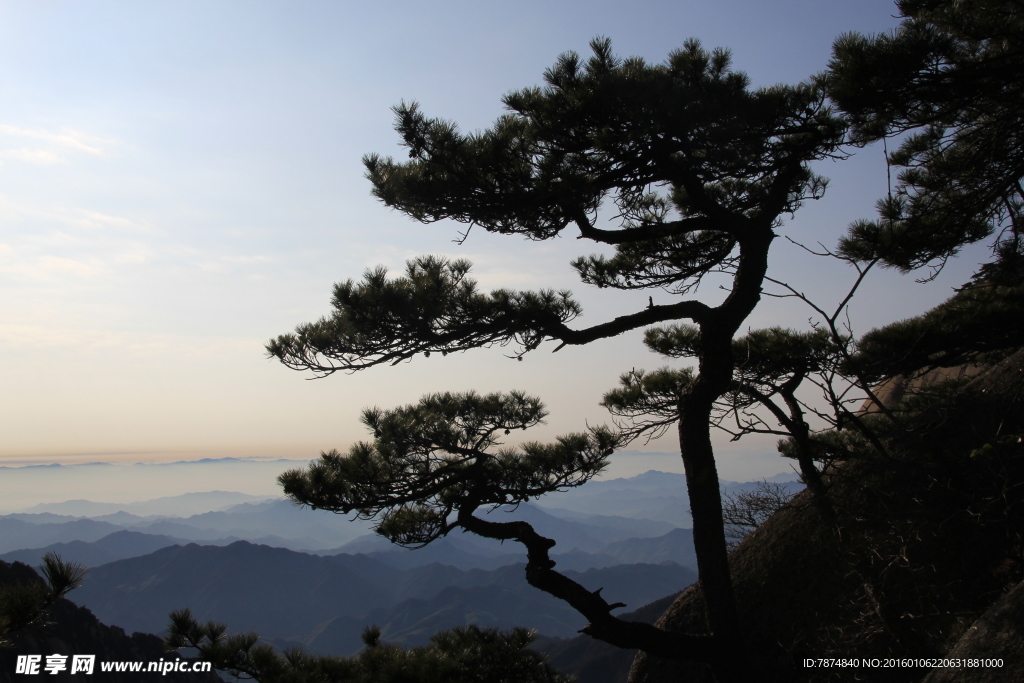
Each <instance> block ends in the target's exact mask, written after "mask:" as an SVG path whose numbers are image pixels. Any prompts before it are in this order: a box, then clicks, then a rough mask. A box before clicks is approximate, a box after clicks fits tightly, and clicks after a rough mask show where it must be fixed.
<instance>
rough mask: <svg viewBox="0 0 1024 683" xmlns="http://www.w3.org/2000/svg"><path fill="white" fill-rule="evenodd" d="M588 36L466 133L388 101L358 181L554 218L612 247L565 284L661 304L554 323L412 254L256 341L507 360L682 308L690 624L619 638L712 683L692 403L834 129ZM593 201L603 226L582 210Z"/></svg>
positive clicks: (442, 212) (715, 374) (704, 492)
mask: <svg viewBox="0 0 1024 683" xmlns="http://www.w3.org/2000/svg"><path fill="white" fill-rule="evenodd" d="M592 49H593V53H594V54H593V56H592V57H591V58H590V59H589V60H587V61H586V62H584V61H583V60H582V59H581V58H580V57H579V56H577V55H576V54H575V53H566V54H565V55H563V56H562V57H560V58H559V60H558V62H557V63H556V65H555V66H554V67H553V68H551V69H550V70H548V71H547V72H546V73H545V80H546V82H547V85H546V86H545V87H537V88H528V89H525V90H520V91H516V92H513V93H511V94H509V95H507V96H506V97H505V99H504V102H505V104H506V106H507V107H508V108H509V110H510V113H509V114H507V115H505V116H503V117H501V118H500V119H499V120H498V121H497V122H496V123H495V124H494V126H493V127H492V128H490V129H488V130H486V131H484V132H482V133H478V134H471V135H466V134H462V133H460V132H459V131H458V130H457V128H456V126H455V125H454V124H452V123H450V122H447V121H443V120H439V119H432V118H428V117H427V116H425V115H424V114H423V113H422V112H421V111H420V109H419V107H418V106H417V105H415V104H403V105H401V106H399V107H396V108H395V113H396V116H397V125H396V127H397V130H398V132H399V134H400V135H401V137H402V141H403V144H404V145H405V147H406V148H407V149H408V153H409V160H408V161H406V162H397V161H394V160H392V159H388V158H382V157H380V156H377V155H370V156H368V157H366V158H365V164H366V168H367V172H368V173H367V174H368V177H369V179H370V180H371V182H372V183H373V188H374V194H375V195H376V196H377V197H379V198H380V199H381V200H382V201H383V202H384V203H385V204H386V205H388V206H392V207H395V208H397V209H399V210H401V211H403V212H404V213H406V214H408V215H409V216H412V217H413V218H415V219H418V220H420V221H423V222H431V221H437V220H441V219H445V218H451V219H454V220H456V221H460V222H463V223H466V224H467V225H469V226H470V227H472V226H473V225H478V226H480V227H482V228H483V229H485V230H488V231H492V232H498V233H502V234H509V235H521V236H524V237H526V238H528V239H531V240H544V239H549V238H553V237H555V236H557V235H560V234H562V233H563V232H564V231H565V230H566V229H568V228H569V227H570V225H571V226H573V227H574V229H575V230H576V231H577V232H578V236H579V238H581V239H587V240H591V241H593V242H596V243H599V244H605V245H612V246H614V249H615V253H614V255H612V256H602V255H591V256H583V257H580V258H578V259H576V260H575V261H574V262H573V263H572V266H573V268H574V269H575V270H576V271H577V273H578V274H579V275H580V277H581V279H582V280H583V281H584V282H585V283H587V284H591V285H595V286H597V287H600V288H604V287H608V288H614V289H623V290H633V289H647V288H660V289H663V290H665V291H667V292H669V293H671V294H673V295H676V296H679V297H681V300H679V301H676V302H675V303H671V304H664V305H655V304H654V302H653V300H648V301H645V305H644V306H642V307H641V308H639V310H637V311H636V312H634V313H631V314H627V315H623V316H620V317H618V318H615V319H613V320H609V321H607V322H604V323H600V324H597V325H594V326H591V327H585V328H573V327H570V326H569V323H570V322H571V321H572V320H573V319H574V318H575V317H576V316H577V315H578V314H579V312H580V307H579V306H578V304H576V303H575V302H574V301H573V299H572V297H571V295H570V294H569V293H568V292H557V293H556V292H551V291H540V292H513V291H508V290H497V291H493V292H491V293H489V294H484V293H481V292H479V291H478V290H477V288H476V286H475V283H474V282H473V281H472V280H471V279H470V278H469V276H468V272H469V264H468V263H466V262H463V261H455V262H450V261H446V260H444V259H439V258H432V257H422V258H419V259H416V260H414V261H412V262H410V264H409V266H408V269H407V272H406V274H405V275H404V276H401V277H397V278H393V279H389V278H388V276H387V273H386V272H385V271H384V270H383V269H380V268H378V269H377V270H374V271H369V272H367V273H366V274H365V276H364V278H363V280H362V281H361V282H358V283H356V282H353V281H348V282H345V283H341V284H339V285H337V287H336V288H335V292H334V299H333V304H334V312H333V313H332V314H331V315H330V316H329V317H326V318H323V319H321V320H320V321H318V322H315V323H312V324H307V325H302V326H300V327H298V328H297V330H296V332H295V333H294V334H288V335H282V336H281V337H278V338H277V339H275V340H273V341H271V342H270V343H269V344H268V347H267V348H268V351H269V352H270V354H271V355H272V356H274V357H277V358H278V359H280V360H281V361H282V362H283V363H284V364H286V365H288V366H289V367H292V368H296V369H302V370H307V371H311V372H313V373H316V374H318V375H326V374H331V373H334V372H337V371H339V370H342V371H353V370H360V369H364V368H369V367H372V366H374V365H378V364H382V363H397V362H400V361H402V360H406V359H410V358H413V357H414V356H417V355H420V354H422V355H428V354H430V353H442V354H446V353H449V352H453V351H461V350H466V349H469V348H476V347H482V346H488V345H493V344H498V345H511V346H513V349H514V354H515V355H517V356H519V358H520V359H522V356H523V354H525V353H527V352H529V351H532V350H534V349H536V348H537V347H538V346H540V345H541V344H542V343H543V342H545V341H547V340H551V341H554V342H557V343H558V346H557V347H556V349H555V350H558V349H561V348H562V347H563V346H566V345H579V344H587V343H591V342H593V341H596V340H599V339H603V338H606V337H611V336H615V335H618V334H621V333H622V332H625V331H628V330H632V329H636V328H641V327H648V326H651V325H657V324H659V323H664V322H673V321H679V320H689V321H691V322H692V323H693V324H694V325H695V328H694V329H695V330H696V331H695V333H694V336H693V339H692V349H693V352H694V353H693V354H692V355H693V357H694V358H696V360H697V365H698V367H697V371H696V373H695V374H694V375H693V377H692V381H690V382H688V383H687V386H686V387H685V390H683V391H681V392H680V394H679V395H678V400H677V404H676V415H677V418H678V431H679V442H680V448H681V453H682V458H683V463H684V468H685V472H686V477H687V488H688V492H689V497H690V503H691V509H692V513H693V521H694V543H695V546H696V552H697V558H698V571H699V575H700V585H701V588H702V590H703V592H704V595H705V598H706V603H707V607H708V623H709V626H710V634H699V635H686V634H664V637H665V638H669V640H665V641H664V642H662V643H661V646H656V645H657V643H656V642H655V641H656V639H655V637H654V635H653V634H652V635H649V636H645V638H649V640H647V641H645V642H641V643H639V644H638V645H633V646H639V647H643V648H645V649H647V648H652V647H653V648H654V649H656V650H658V651H659V653H662V654H665V655H666V656H674V657H687V658H699V659H701V660H703V661H712V662H715V666H716V667H717V670H719V673H720V675H721V676H728V675H730V674H729V673H728V671H729V670H730V669H731V668H732V667H733V666H734V664H735V659H734V658H733V659H730V658H729V657H727V656H726V655H725V653H726V652H732V651H734V648H735V646H736V643H735V639H736V637H737V633H738V628H737V612H736V605H735V600H734V597H733V591H732V584H731V579H730V575H729V569H728V561H727V548H726V541H725V536H724V528H723V522H722V505H721V496H720V492H719V489H718V473H717V467H716V464H715V458H714V452H713V449H712V445H711V437H710V429H711V424H710V421H711V416H712V413H713V411H714V410H715V405H716V402H718V401H719V400H720V398H721V397H722V396H723V395H724V394H725V393H726V392H728V391H729V390H730V387H731V386H732V382H733V374H734V365H735V363H734V357H733V356H734V352H733V343H732V339H733V337H734V335H735V334H736V332H737V331H738V330H739V329H740V327H741V325H742V324H743V322H744V321H745V320H746V318H747V316H748V315H749V314H750V312H751V311H752V310H753V309H754V307H755V306H756V305H757V303H758V301H759V299H760V297H761V288H762V284H763V282H764V278H765V273H766V270H767V263H768V250H769V248H770V246H771V243H772V241H773V239H774V238H775V236H776V233H775V230H776V229H777V228H778V227H779V226H780V223H781V219H782V217H783V215H784V214H787V213H791V212H793V211H795V210H796V209H797V208H798V207H799V205H800V203H801V202H802V201H804V200H806V199H809V198H818V197H820V196H821V194H822V192H823V191H824V188H825V180H824V179H823V178H821V177H819V176H817V175H815V174H814V173H812V172H811V171H810V169H809V167H808V163H809V162H811V161H813V160H815V159H821V158H823V157H826V156H829V155H831V154H834V153H835V150H836V149H837V146H838V145H839V144H840V142H841V141H842V137H843V134H844V126H843V122H842V121H841V120H839V119H837V118H836V117H835V116H833V115H832V113H831V111H830V109H829V107H828V106H827V105H826V103H825V101H824V97H823V94H822V92H821V91H820V90H819V89H818V88H817V87H815V86H813V85H808V84H803V85H798V86H774V87H771V88H762V89H757V90H751V89H750V88H749V87H748V81H747V78H746V76H745V75H744V74H742V73H738V72H734V71H732V70H731V69H730V65H729V55H728V53H727V52H725V51H722V50H715V51H713V52H708V51H705V50H704V49H702V48H701V47H700V45H699V44H698V43H697V42H696V41H690V42H688V43H687V44H686V45H685V46H684V48H683V49H681V50H679V51H676V52H674V53H672V54H671V55H670V56H669V58H668V60H667V62H666V63H665V64H663V65H650V64H647V63H645V62H644V61H643V60H641V59H638V58H631V59H626V60H621V59H618V58H616V57H615V56H614V55H613V54H612V51H611V46H610V43H609V42H608V41H607V40H596V41H594V42H593V43H592ZM605 205H611V207H613V208H612V210H613V211H614V213H615V214H616V216H617V217H618V220H619V222H618V224H617V225H615V224H609V223H607V222H605V221H601V220H599V209H600V208H601V207H602V206H605ZM600 215H605V214H600ZM467 235H468V229H467V232H466V233H464V234H463V239H465V237H466V236H467ZM711 274H721V275H724V276H727V277H728V278H730V280H729V285H728V287H727V288H726V294H725V296H724V298H723V299H722V300H721V301H720V302H719V303H717V304H715V305H713V304H709V303H705V302H702V301H699V300H697V299H694V298H687V295H689V294H692V292H693V291H694V289H695V288H696V287H697V285H699V284H700V283H701V282H702V281H703V279H704V278H705V277H706V276H708V275H711ZM645 298H646V297H645ZM481 471H482V470H481ZM312 473H313V470H311V471H310V474H311V475H312ZM352 485H353V486H358V482H357V481H354V482H353V483H352ZM297 497H298V496H297ZM300 499H301V497H300ZM309 502H313V501H309ZM467 528H469V527H467ZM592 626H593V624H592ZM594 631H595V635H597V634H598V631H600V629H597V628H595V629H594ZM602 637H603V636H602ZM673 639H674V640H673Z"/></svg>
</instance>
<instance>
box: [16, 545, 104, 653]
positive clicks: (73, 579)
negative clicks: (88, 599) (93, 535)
mask: <svg viewBox="0 0 1024 683" xmlns="http://www.w3.org/2000/svg"><path fill="white" fill-rule="evenodd" d="M40 569H41V571H42V573H43V580H42V581H40V580H38V579H37V580H33V581H25V582H17V583H11V584H5V585H4V586H2V587H0V645H2V644H3V643H4V642H5V639H6V638H7V636H9V635H11V634H13V633H15V632H17V631H20V630H21V629H23V628H25V627H27V626H30V625H32V624H38V623H39V622H40V621H41V620H43V619H45V615H46V611H47V609H48V608H49V607H50V606H51V605H53V603H55V602H57V600H59V599H60V598H62V597H64V596H65V595H67V594H68V593H70V592H71V591H73V590H74V589H76V588H78V587H79V586H81V585H82V580H83V579H84V578H85V575H86V573H88V571H89V570H88V569H86V568H85V567H84V566H82V565H81V564H78V563H76V562H65V561H64V560H62V559H61V558H60V555H57V554H56V553H46V554H45V555H43V563H42V566H41V567H40Z"/></svg>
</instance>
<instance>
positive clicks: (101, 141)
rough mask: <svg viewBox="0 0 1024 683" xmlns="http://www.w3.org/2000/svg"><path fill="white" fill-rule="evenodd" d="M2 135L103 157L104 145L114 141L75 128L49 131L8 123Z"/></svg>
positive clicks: (3, 125) (1, 129)
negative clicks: (28, 139) (37, 141)
mask: <svg viewBox="0 0 1024 683" xmlns="http://www.w3.org/2000/svg"><path fill="white" fill-rule="evenodd" d="M0 135H5V136H9V137H15V138H30V139H33V140H39V141H41V142H44V143H47V144H49V145H51V146H54V147H59V148H63V149H68V150H74V151H77V152H84V153H85V154H92V155H95V156H103V154H104V148H103V145H110V144H112V143H113V140H109V139H106V138H101V137H98V136H96V135H89V134H88V133H83V132H82V131H78V130H74V129H73V128H60V129H57V130H48V129H46V128H22V127H20V126H12V125H10V124H7V123H0Z"/></svg>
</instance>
